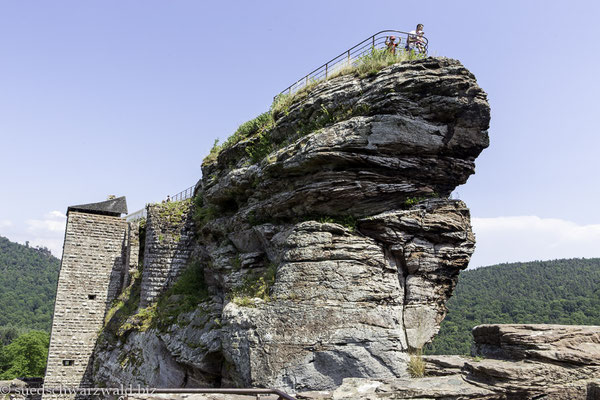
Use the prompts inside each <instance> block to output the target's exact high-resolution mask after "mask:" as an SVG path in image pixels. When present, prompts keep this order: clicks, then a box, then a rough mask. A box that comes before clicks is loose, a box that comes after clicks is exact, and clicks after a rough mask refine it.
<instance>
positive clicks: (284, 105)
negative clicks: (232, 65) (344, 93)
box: [202, 48, 425, 165]
mask: <svg viewBox="0 0 600 400" xmlns="http://www.w3.org/2000/svg"><path fill="white" fill-rule="evenodd" d="M424 57H425V56H424V55H421V54H418V53H415V52H406V51H404V50H398V51H397V52H396V54H392V53H390V52H389V51H387V50H385V49H376V48H372V49H371V52H369V53H367V54H365V55H363V56H361V57H359V59H358V60H357V61H356V62H354V63H352V64H350V65H346V66H344V67H342V68H339V69H338V70H337V71H333V72H332V73H330V74H329V75H328V76H327V79H322V80H312V81H309V82H308V83H307V84H306V85H305V86H304V87H302V88H301V89H300V90H298V91H296V92H294V93H291V94H280V95H278V96H277V97H275V100H274V101H273V103H272V104H271V107H270V109H269V111H267V112H264V113H262V114H260V115H259V116H258V117H256V118H254V119H252V120H250V121H248V122H245V123H243V124H242V125H240V126H239V128H238V129H237V130H236V131H235V133H234V134H233V135H231V136H230V137H229V138H228V139H227V140H226V141H225V142H224V143H223V144H221V145H219V141H218V140H215V143H214V145H213V147H212V149H211V150H210V153H209V154H208V155H207V156H206V157H205V158H204V161H203V162H202V165H207V164H211V163H213V162H214V161H216V159H217V157H218V155H219V153H220V152H221V151H223V150H225V149H228V148H230V147H232V146H234V145H235V144H236V143H238V142H240V141H242V140H244V139H247V138H249V137H252V136H256V137H257V138H258V140H257V141H255V142H254V143H253V144H252V145H251V146H248V147H247V148H246V149H245V151H246V153H247V155H248V156H249V158H250V160H251V161H252V162H253V163H257V162H259V161H260V160H262V159H263V158H264V157H265V156H266V155H267V154H269V153H270V152H271V151H272V150H273V149H274V144H273V143H272V141H271V138H270V135H269V131H270V130H271V129H272V128H273V127H274V126H275V122H276V120H277V119H279V117H280V116H281V115H284V114H287V113H288V111H289V109H290V107H291V106H292V105H293V104H295V103H298V102H301V101H303V100H304V99H306V98H307V97H308V95H309V94H310V93H311V92H312V91H313V90H314V89H315V88H316V87H317V86H319V85H321V84H322V83H324V82H326V81H328V80H331V79H334V78H337V77H339V76H342V75H355V76H358V77H360V78H364V77H367V76H371V75H374V74H376V73H377V72H379V71H380V70H381V69H383V68H385V67H387V66H390V65H392V64H396V63H400V62H404V61H410V60H414V59H418V58H424ZM324 111H325V112H324V113H322V115H321V116H320V117H319V118H320V119H321V120H324V121H320V122H319V121H317V122H316V123H312V124H309V125H307V126H305V127H303V128H302V129H301V130H300V132H299V133H300V134H307V133H310V132H312V131H314V130H317V129H319V128H321V127H323V126H325V125H326V124H327V123H328V122H333V118H332V117H333V113H332V112H331V110H324ZM352 115H353V114H352V113H351V114H350V115H349V116H352ZM319 118H317V119H319Z"/></svg>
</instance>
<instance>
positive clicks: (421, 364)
mask: <svg viewBox="0 0 600 400" xmlns="http://www.w3.org/2000/svg"><path fill="white" fill-rule="evenodd" d="M407 370H408V373H409V374H410V376H411V377H412V378H423V377H424V376H425V360H423V352H422V351H421V349H417V350H416V351H415V352H414V353H413V354H411V355H410V359H409V360H408V364H407Z"/></svg>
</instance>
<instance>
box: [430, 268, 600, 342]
mask: <svg viewBox="0 0 600 400" xmlns="http://www.w3.org/2000/svg"><path fill="white" fill-rule="evenodd" d="M447 305H448V309H449V312H448V315H447V316H446V319H445V320H444V321H443V322H442V325H441V329H440V334H439V335H438V336H437V337H436V339H435V340H434V341H433V343H432V344H431V345H430V346H429V347H428V348H427V349H426V352H427V353H428V354H469V352H470V348H471V344H472V336H471V329H472V328H473V327H474V326H476V325H479V324H484V323H544V324H583V325H600V259H599V258H593V259H577V258H576V259H568V260H553V261H538V262H528V263H514V264H500V265H493V266H490V267H484V268H479V269H475V270H469V271H464V272H462V273H461V274H460V278H459V280H458V285H457V287H456V290H455V292H454V296H453V297H452V298H451V299H450V301H449V302H448V304H447Z"/></svg>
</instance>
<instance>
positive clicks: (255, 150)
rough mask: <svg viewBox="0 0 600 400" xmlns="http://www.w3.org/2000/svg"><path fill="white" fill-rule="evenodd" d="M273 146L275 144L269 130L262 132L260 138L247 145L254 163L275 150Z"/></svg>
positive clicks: (247, 151) (247, 150)
mask: <svg viewBox="0 0 600 400" xmlns="http://www.w3.org/2000/svg"><path fill="white" fill-rule="evenodd" d="M273 148H274V145H273V143H272V141H271V135H270V134H269V132H261V133H260V135H259V137H258V140H257V141H256V142H254V143H253V144H252V145H250V146H248V147H246V153H247V154H248V155H249V156H250V159H251V160H252V162H253V163H257V162H259V161H261V160H262V159H263V158H265V157H266V156H267V155H268V154H269V153H270V152H271V151H273Z"/></svg>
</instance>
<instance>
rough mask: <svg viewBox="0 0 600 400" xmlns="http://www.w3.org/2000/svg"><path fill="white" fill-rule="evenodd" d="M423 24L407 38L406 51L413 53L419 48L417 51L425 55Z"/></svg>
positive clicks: (418, 25)
mask: <svg viewBox="0 0 600 400" xmlns="http://www.w3.org/2000/svg"><path fill="white" fill-rule="evenodd" d="M423 28H424V26H423V24H417V29H415V30H414V31H410V32H409V33H408V36H407V37H406V51H412V50H414V48H415V47H416V48H417V51H418V52H419V53H421V54H424V53H425V41H424V40H423V35H425V32H423Z"/></svg>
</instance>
